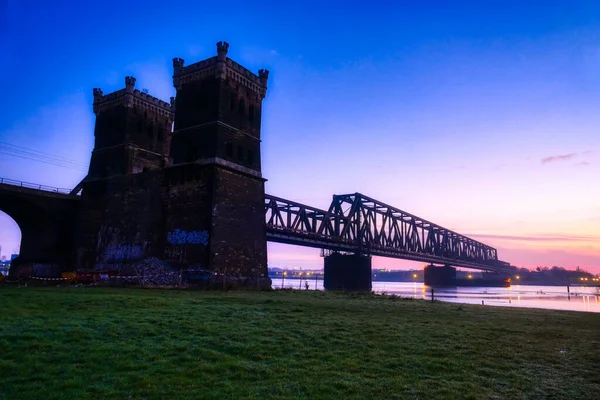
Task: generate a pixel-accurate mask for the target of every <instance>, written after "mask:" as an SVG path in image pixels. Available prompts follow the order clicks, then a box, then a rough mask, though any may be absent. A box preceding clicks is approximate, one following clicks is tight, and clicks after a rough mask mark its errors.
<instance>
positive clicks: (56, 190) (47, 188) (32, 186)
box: [0, 178, 71, 194]
mask: <svg viewBox="0 0 600 400" xmlns="http://www.w3.org/2000/svg"><path fill="white" fill-rule="evenodd" d="M0 184H6V185H11V186H18V187H22V188H27V189H35V190H43V191H45V192H53V193H61V194H69V193H71V189H65V188H57V187H53V186H46V185H39V184H37V183H30V182H23V181H16V180H14V179H8V178H0Z"/></svg>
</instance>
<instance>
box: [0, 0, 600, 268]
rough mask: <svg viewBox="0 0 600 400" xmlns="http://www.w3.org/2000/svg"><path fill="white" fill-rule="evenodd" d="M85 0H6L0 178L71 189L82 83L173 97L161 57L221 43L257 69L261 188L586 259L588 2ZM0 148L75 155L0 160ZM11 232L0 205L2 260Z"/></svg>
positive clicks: (596, 32) (13, 242)
mask: <svg viewBox="0 0 600 400" xmlns="http://www.w3.org/2000/svg"><path fill="white" fill-rule="evenodd" d="M83 3H84V2H79V1H57V2H53V4H52V5H41V6H40V5H38V4H37V2H34V1H29V0H20V1H11V0H9V1H8V3H7V5H5V6H3V7H4V8H2V9H0V13H1V14H0V18H1V20H0V51H2V54H3V55H4V57H3V61H2V62H1V63H0V77H1V78H0V90H2V93H3V96H2V98H1V99H0V106H1V108H2V110H3V112H2V113H0V176H2V177H8V178H12V179H19V180H25V181H30V182H39V183H44V184H48V185H53V186H59V187H73V186H75V185H76V184H77V183H78V181H79V180H80V179H81V178H82V177H83V175H84V174H85V173H84V172H83V169H85V167H86V165H87V163H88V160H89V155H90V152H91V150H92V143H93V124H94V115H93V112H92V106H91V102H92V88H93V87H101V88H102V89H103V90H104V92H105V93H107V92H110V91H113V90H117V89H120V88H121V87H123V81H124V77H125V76H126V75H133V76H135V77H136V78H137V87H139V88H147V89H148V90H149V92H150V93H151V94H153V95H155V96H158V97H161V98H163V99H165V100H167V99H168V98H169V97H170V96H172V95H174V93H175V91H174V89H173V87H172V82H171V73H172V69H171V59H172V58H173V57H182V58H184V59H185V60H186V62H187V63H192V62H195V61H199V60H201V59H203V58H206V57H210V56H212V55H214V54H215V43H216V42H217V41H219V40H226V41H228V42H229V43H230V45H231V47H230V52H229V56H230V57H231V58H233V59H235V60H236V61H238V62H239V63H241V64H243V65H245V66H246V67H248V68H250V69H251V70H253V71H257V70H258V69H259V68H267V69H269V70H270V71H271V74H270V78H269V92H268V94H267V98H266V99H265V113H264V116H263V132H262V135H263V136H262V137H263V147H262V154H263V173H264V176H265V177H266V178H267V179H268V180H269V181H268V182H267V192H269V193H271V194H274V195H277V196H281V197H285V198H289V199H292V200H297V201H301V202H304V203H308V204H311V205H314V206H318V207H322V208H327V206H328V205H329V202H330V201H331V195H332V194H334V193H337V194H341V193H347V192H362V193H365V194H367V195H369V196H371V197H375V198H377V199H380V200H381V201H384V202H386V203H389V204H393V205H395V206H396V207H398V208H401V209H404V210H406V211H409V212H411V213H414V214H417V215H419V216H422V217H424V218H427V219H429V220H432V221H435V222H437V223H439V224H441V225H444V226H447V227H449V228H452V229H454V230H456V231H459V232H461V233H464V234H469V235H473V237H474V238H477V239H479V240H482V241H484V242H485V243H488V244H490V245H492V246H495V247H497V248H498V249H499V255H500V257H501V258H503V259H505V260H507V261H510V262H512V263H513V264H516V265H520V266H521V265H522V266H528V267H531V266H536V265H550V266H551V265H563V266H565V267H575V266H577V265H579V266H582V267H586V268H588V269H591V270H596V271H600V244H599V243H600V203H599V202H598V199H600V184H598V181H599V177H600V134H599V133H598V129H599V127H600V113H599V112H598V110H599V109H600V21H599V19H598V16H600V4H598V3H597V2H593V1H560V2H559V1H543V2H542V1H527V2H518V1H486V2H481V1H454V2H452V5H450V4H448V3H450V2H447V1H420V2H414V1H411V2H409V1H396V2H389V1H388V2H384V1H371V2H368V3H367V2H358V1H345V2H327V4H323V3H324V2H310V1H304V2H298V3H291V2H261V1H252V2H235V1H229V2H227V3H215V2H207V3H206V4H205V3H204V2H189V3H186V2H179V3H178V4H176V5H175V4H172V3H165V2H158V1H156V2H153V1H149V2H148V1H146V2H134V1H131V2H127V1H121V2H111V1H106V2H102V3H92V4H83ZM392 3H393V4H392ZM523 3H525V4H523ZM3 143H4V146H6V143H9V144H12V145H18V146H23V147H24V148H27V149H34V150H37V151H41V152H48V153H52V154H54V155H55V156H56V157H62V158H68V159H70V160H73V161H74V162H75V163H77V165H75V164H70V165H71V166H72V167H76V168H75V169H66V168H60V167H57V166H53V165H48V164H43V163H37V162H34V161H32V160H24V159H20V158H15V157H11V156H7V155H3V154H1V153H2V148H3V147H2V146H3ZM4 148H6V147H4ZM13 154H14V152H13ZM21 154H22V153H21ZM478 235H479V236H478ZM18 237H19V232H18V229H17V228H16V227H15V224H14V222H13V221H12V220H10V219H9V218H8V217H6V216H3V215H0V243H4V246H5V250H3V254H6V253H8V252H9V251H10V250H8V249H11V250H12V248H13V247H15V246H18V240H19V239H18ZM269 250H270V254H269V257H270V258H269V259H270V265H272V266H285V265H287V266H304V267H319V266H320V262H321V260H320V259H319V257H318V251H315V250H312V249H302V248H295V247H288V246H281V245H270V247H269ZM406 265H410V264H402V263H398V262H393V261H389V260H385V259H383V260H377V261H376V266H391V267H396V266H406Z"/></svg>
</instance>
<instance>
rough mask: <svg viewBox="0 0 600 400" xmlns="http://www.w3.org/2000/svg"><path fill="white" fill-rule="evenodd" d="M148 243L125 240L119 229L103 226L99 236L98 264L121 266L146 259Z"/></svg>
mask: <svg viewBox="0 0 600 400" xmlns="http://www.w3.org/2000/svg"><path fill="white" fill-rule="evenodd" d="M147 246H148V244H147V242H141V241H139V240H133V243H127V242H126V241H125V240H123V238H122V235H121V234H120V231H119V230H118V229H117V228H112V227H107V226H103V227H102V228H101V229H100V233H99V235H98V247H97V264H111V263H113V264H121V263H124V262H127V261H133V260H139V259H142V258H144V255H145V253H146V247H147Z"/></svg>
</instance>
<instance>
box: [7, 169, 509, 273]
mask: <svg viewBox="0 0 600 400" xmlns="http://www.w3.org/2000/svg"><path fill="white" fill-rule="evenodd" d="M4 185H8V186H9V187H11V186H12V187H15V186H18V187H21V188H27V189H33V190H36V191H39V192H40V193H44V192H45V193H47V192H51V193H52V192H53V193H57V194H63V195H71V196H73V195H77V194H78V192H79V191H80V190H81V184H80V185H78V186H77V187H76V188H75V189H73V190H69V189H60V188H55V187H50V186H44V185H38V184H34V183H27V182H21V181H15V180H11V179H5V178H0V188H2V187H3V186H4ZM265 222H266V228H267V240H268V241H271V242H279V243H286V244H293V245H299V246H307V247H315V248H319V249H326V250H332V251H341V252H351V253H358V254H365V255H374V256H382V257H391V258H400V259H405V260H412V261H421V262H427V263H434V264H444V265H446V264H447V265H451V266H455V267H466V268H473V269H481V270H487V271H495V272H510V271H511V270H513V269H514V267H511V266H510V264H509V263H507V262H503V261H500V260H498V253H497V251H496V249H494V248H493V247H490V246H487V245H485V244H483V243H481V242H478V241H476V240H473V239H471V238H468V237H466V236H463V235H460V234H458V233H456V232H453V231H451V230H450V229H446V228H443V227H441V226H439V225H436V224H434V223H432V222H429V221H427V220H425V219H423V218H419V217H417V216H415V215H412V214H410V213H407V212H405V211H402V210H399V209H397V208H395V207H392V206H389V205H387V204H385V203H382V202H380V201H378V200H375V199H372V198H370V197H367V196H365V195H363V194H360V193H354V194H344V195H334V196H333V201H332V202H331V205H330V206H329V210H327V211H325V210H321V209H318V208H315V207H311V206H307V205H304V204H301V203H297V202H294V201H290V200H286V199H282V198H280V197H276V196H271V195H268V194H267V195H265Z"/></svg>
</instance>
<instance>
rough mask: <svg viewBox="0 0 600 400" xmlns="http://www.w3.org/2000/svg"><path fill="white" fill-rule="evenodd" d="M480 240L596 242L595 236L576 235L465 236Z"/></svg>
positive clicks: (599, 238)
mask: <svg viewBox="0 0 600 400" xmlns="http://www.w3.org/2000/svg"><path fill="white" fill-rule="evenodd" d="M467 236H472V237H474V238H481V239H500V240H511V241H520V242H590V241H598V240H600V237H597V236H578V235H535V236H516V235H486V234H472V235H467Z"/></svg>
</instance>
